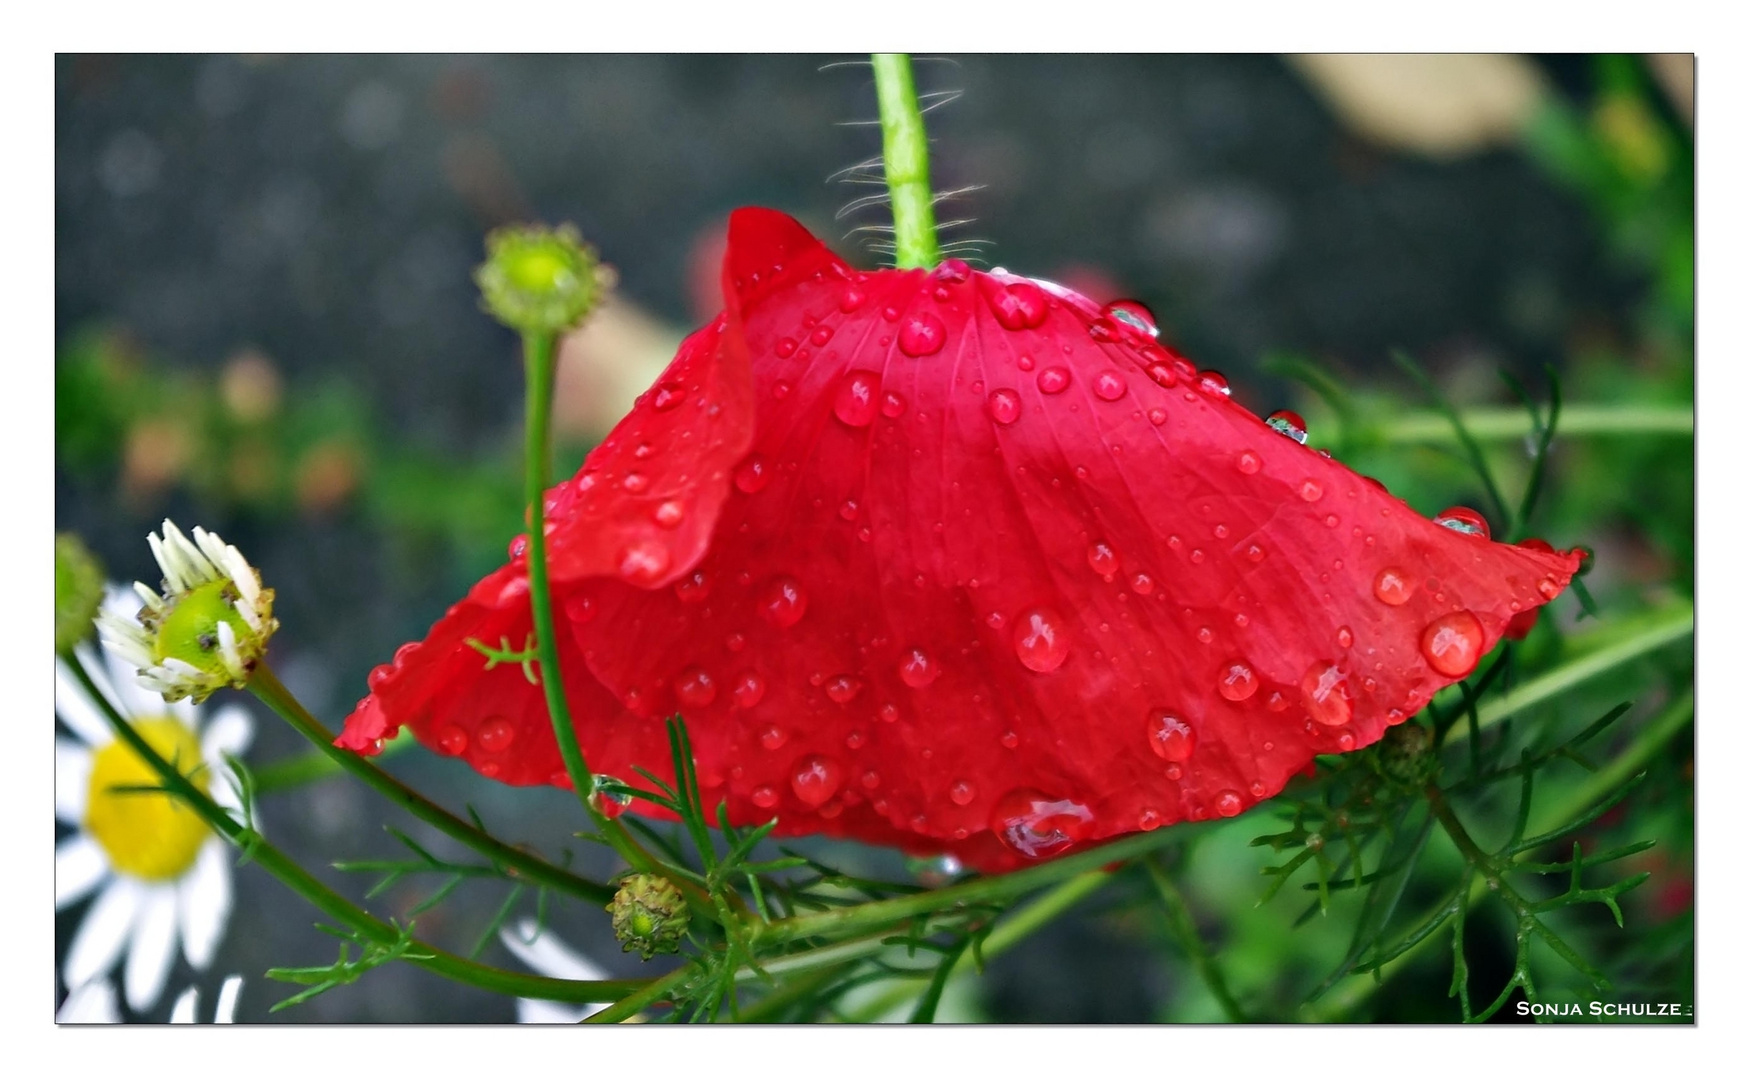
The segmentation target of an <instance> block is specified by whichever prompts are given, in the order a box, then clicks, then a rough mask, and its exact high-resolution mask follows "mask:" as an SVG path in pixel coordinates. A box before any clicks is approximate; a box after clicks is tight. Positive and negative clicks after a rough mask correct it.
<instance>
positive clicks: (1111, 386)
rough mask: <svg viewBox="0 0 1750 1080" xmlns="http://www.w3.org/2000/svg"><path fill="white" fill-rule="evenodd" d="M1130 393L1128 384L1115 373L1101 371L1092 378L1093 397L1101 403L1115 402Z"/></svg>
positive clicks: (1122, 377)
mask: <svg viewBox="0 0 1750 1080" xmlns="http://www.w3.org/2000/svg"><path fill="white" fill-rule="evenodd" d="M1129 392H1130V384H1129V383H1127V382H1125V381H1124V376H1122V375H1120V374H1118V373H1117V372H1116V371H1102V372H1100V373H1099V374H1098V375H1096V376H1094V396H1095V397H1097V398H1099V399H1100V400H1101V401H1117V400H1118V399H1119V398H1121V397H1123V396H1124V395H1125V394H1128V393H1129Z"/></svg>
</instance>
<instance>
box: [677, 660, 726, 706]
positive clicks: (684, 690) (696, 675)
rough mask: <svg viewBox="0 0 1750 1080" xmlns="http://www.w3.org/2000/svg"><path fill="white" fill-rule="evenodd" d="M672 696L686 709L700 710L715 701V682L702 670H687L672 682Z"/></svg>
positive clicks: (693, 668)
mask: <svg viewBox="0 0 1750 1080" xmlns="http://www.w3.org/2000/svg"><path fill="white" fill-rule="evenodd" d="M674 696H675V699H676V700H677V701H679V702H680V703H681V704H682V705H685V706H687V707H688V708H693V709H702V708H704V707H705V706H707V705H709V704H711V703H712V702H713V701H716V700H717V680H715V679H713V678H711V673H710V672H708V671H706V670H705V669H704V668H701V667H690V668H687V669H686V670H685V671H683V672H681V673H680V675H679V676H678V677H676V679H675V681H674Z"/></svg>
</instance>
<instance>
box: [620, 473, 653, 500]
mask: <svg viewBox="0 0 1750 1080" xmlns="http://www.w3.org/2000/svg"><path fill="white" fill-rule="evenodd" d="M620 486H621V487H623V488H625V489H626V490H627V491H629V492H631V493H632V494H634V495H637V494H639V493H641V492H643V491H644V489H645V488H647V487H649V486H650V481H649V480H647V479H645V476H644V474H643V473H638V472H629V473H627V474H626V478H625V479H624V480H621V481H620Z"/></svg>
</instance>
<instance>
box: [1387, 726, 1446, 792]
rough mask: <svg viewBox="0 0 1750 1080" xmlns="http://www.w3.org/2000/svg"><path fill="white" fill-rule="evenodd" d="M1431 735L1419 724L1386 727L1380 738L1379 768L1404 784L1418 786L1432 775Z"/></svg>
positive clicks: (1432, 739) (1432, 743)
mask: <svg viewBox="0 0 1750 1080" xmlns="http://www.w3.org/2000/svg"><path fill="white" fill-rule="evenodd" d="M1435 764H1436V763H1435V760H1434V736H1433V734H1432V733H1431V732H1429V730H1428V729H1427V728H1425V727H1423V726H1422V725H1421V724H1399V725H1397V726H1396V727H1393V728H1387V729H1386V733H1385V738H1383V739H1381V740H1380V741H1379V771H1380V773H1381V774H1382V775H1384V776H1385V778H1386V779H1388V780H1391V781H1394V782H1396V783H1399V784H1402V785H1404V786H1405V787H1419V786H1421V785H1422V784H1423V783H1425V782H1426V781H1427V779H1428V778H1429V777H1430V776H1432V775H1433V774H1434V769H1435Z"/></svg>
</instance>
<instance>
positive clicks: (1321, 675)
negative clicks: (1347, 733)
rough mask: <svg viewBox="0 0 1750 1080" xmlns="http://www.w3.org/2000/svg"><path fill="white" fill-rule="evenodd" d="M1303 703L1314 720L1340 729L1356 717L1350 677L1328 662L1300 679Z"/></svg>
mask: <svg viewBox="0 0 1750 1080" xmlns="http://www.w3.org/2000/svg"><path fill="white" fill-rule="evenodd" d="M1300 697H1301V703H1302V704H1304V705H1305V706H1306V711H1307V712H1308V713H1310V714H1311V715H1312V718H1313V719H1314V720H1317V721H1318V722H1319V723H1321V724H1324V725H1325V726H1326V727H1341V726H1342V725H1344V724H1347V723H1348V722H1349V718H1350V717H1352V716H1353V715H1354V714H1355V706H1354V704H1353V703H1352V702H1351V701H1350V700H1349V676H1348V675H1347V674H1345V673H1344V672H1343V670H1342V669H1341V668H1339V667H1338V666H1337V665H1336V664H1333V663H1331V662H1330V661H1329V660H1320V661H1319V662H1318V663H1315V664H1314V665H1313V666H1312V667H1310V668H1307V669H1306V674H1305V675H1302V676H1301V677H1300Z"/></svg>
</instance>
